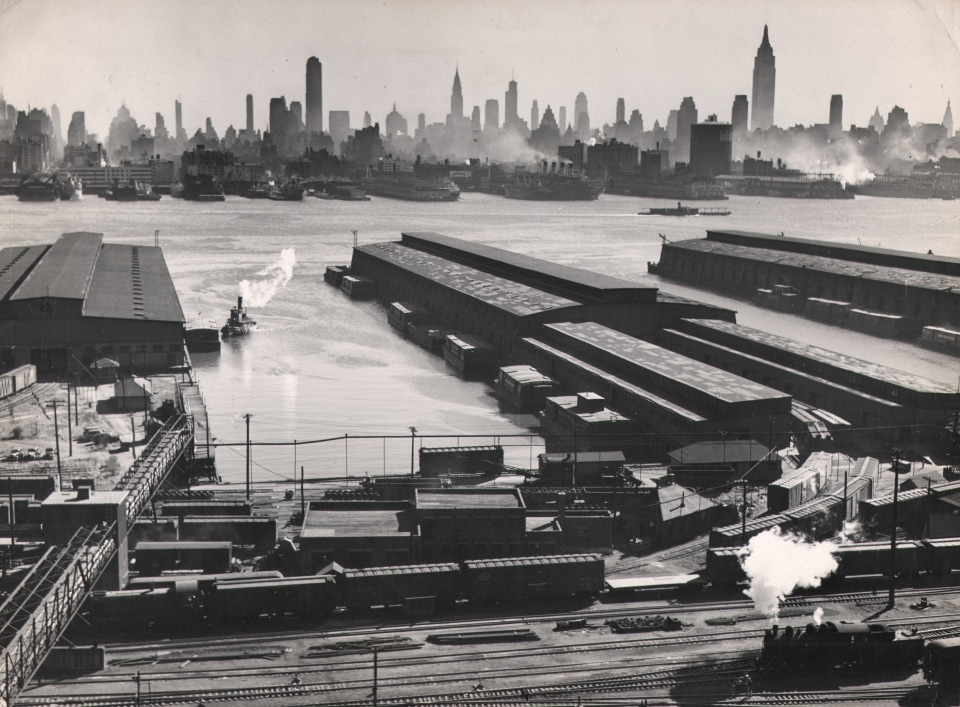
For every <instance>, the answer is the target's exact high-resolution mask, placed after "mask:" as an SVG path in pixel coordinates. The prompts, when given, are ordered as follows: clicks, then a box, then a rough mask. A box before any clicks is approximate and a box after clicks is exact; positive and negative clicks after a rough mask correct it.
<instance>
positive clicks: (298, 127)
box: [290, 101, 303, 133]
mask: <svg viewBox="0 0 960 707" xmlns="http://www.w3.org/2000/svg"><path fill="white" fill-rule="evenodd" d="M290 127H291V132H293V133H299V132H300V131H302V130H303V104H302V103H300V101H290Z"/></svg>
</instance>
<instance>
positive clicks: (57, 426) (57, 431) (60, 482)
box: [47, 400, 63, 491]
mask: <svg viewBox="0 0 960 707" xmlns="http://www.w3.org/2000/svg"><path fill="white" fill-rule="evenodd" d="M62 402H63V401H62V400H51V401H50V402H49V403H47V407H52V408H53V434H54V436H55V437H56V439H57V483H58V488H59V489H60V490H61V491H63V468H62V467H61V465H60V421H59V416H58V415H57V408H58V407H60V403H62Z"/></svg>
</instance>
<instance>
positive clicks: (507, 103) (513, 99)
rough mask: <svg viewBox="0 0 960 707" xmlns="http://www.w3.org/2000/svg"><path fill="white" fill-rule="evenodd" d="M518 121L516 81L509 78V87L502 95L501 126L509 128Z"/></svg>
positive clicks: (514, 125)
mask: <svg viewBox="0 0 960 707" xmlns="http://www.w3.org/2000/svg"><path fill="white" fill-rule="evenodd" d="M519 122H520V114H519V113H517V82H516V81H514V80H513V79H510V83H509V87H508V88H507V92H506V94H504V97H503V128H504V130H511V129H513V128H515V127H516V126H517V125H518V124H519Z"/></svg>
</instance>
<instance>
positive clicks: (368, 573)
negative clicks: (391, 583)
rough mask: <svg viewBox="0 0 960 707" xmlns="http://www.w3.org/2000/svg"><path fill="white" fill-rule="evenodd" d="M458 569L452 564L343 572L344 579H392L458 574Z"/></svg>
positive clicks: (369, 568)
mask: <svg viewBox="0 0 960 707" xmlns="http://www.w3.org/2000/svg"><path fill="white" fill-rule="evenodd" d="M459 571H460V567H458V566H457V565H455V564H453V563H441V564H435V565H398V566H395V567H367V568H366V569H360V570H353V569H347V570H344V572H343V574H344V576H346V577H392V576H396V575H410V574H430V573H444V572H459Z"/></svg>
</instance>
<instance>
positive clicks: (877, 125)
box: [867, 106, 883, 135]
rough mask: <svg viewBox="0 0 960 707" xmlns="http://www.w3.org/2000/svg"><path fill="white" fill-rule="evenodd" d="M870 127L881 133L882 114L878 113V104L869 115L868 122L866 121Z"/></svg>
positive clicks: (878, 133)
mask: <svg viewBox="0 0 960 707" xmlns="http://www.w3.org/2000/svg"><path fill="white" fill-rule="evenodd" d="M867 125H869V126H870V127H871V128H873V129H874V130H875V131H876V132H877V135H880V134H881V133H883V116H882V115H880V106H877V108H876V109H875V110H874V111H873V115H872V116H871V117H870V122H868V123H867Z"/></svg>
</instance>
